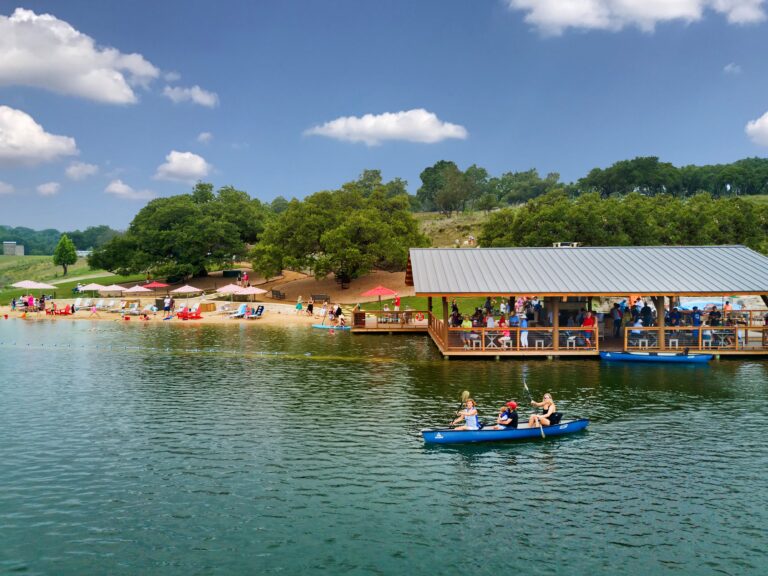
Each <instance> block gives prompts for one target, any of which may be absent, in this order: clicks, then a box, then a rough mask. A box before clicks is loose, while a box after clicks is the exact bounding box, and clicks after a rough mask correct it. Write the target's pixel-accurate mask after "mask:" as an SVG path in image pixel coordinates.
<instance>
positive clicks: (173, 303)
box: [171, 296, 176, 314]
mask: <svg viewBox="0 0 768 576" xmlns="http://www.w3.org/2000/svg"><path fill="white" fill-rule="evenodd" d="M175 311H176V300H174V299H173V296H171V314H173V313H174V312H175Z"/></svg>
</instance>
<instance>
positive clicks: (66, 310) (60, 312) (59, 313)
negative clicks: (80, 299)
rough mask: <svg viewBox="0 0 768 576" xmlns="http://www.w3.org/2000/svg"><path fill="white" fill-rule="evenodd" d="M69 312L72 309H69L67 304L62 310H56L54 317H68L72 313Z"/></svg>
mask: <svg viewBox="0 0 768 576" xmlns="http://www.w3.org/2000/svg"><path fill="white" fill-rule="evenodd" d="M71 310H72V309H71V308H70V306H69V304H67V305H66V306H64V308H59V309H58V310H56V315H57V316H69V315H70V314H71V313H72V312H71Z"/></svg>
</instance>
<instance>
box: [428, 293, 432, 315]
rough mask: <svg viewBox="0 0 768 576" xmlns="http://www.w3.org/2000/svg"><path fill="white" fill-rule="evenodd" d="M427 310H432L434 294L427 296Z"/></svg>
mask: <svg viewBox="0 0 768 576" xmlns="http://www.w3.org/2000/svg"><path fill="white" fill-rule="evenodd" d="M427 310H429V311H430V312H432V296H427Z"/></svg>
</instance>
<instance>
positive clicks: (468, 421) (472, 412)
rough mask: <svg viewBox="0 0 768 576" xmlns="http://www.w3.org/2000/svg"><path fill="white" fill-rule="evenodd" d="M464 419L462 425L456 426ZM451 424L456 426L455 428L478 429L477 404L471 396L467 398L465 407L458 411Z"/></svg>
mask: <svg viewBox="0 0 768 576" xmlns="http://www.w3.org/2000/svg"><path fill="white" fill-rule="evenodd" d="M462 420H464V425H463V426H456V424H458V423H459V422H461V421H462ZM451 426H456V428H455V429H456V430H480V421H479V420H478V419H477V405H476V404H475V401H474V400H472V398H467V401H466V404H465V408H464V409H463V410H461V411H460V412H459V415H458V417H457V418H456V420H454V421H453V422H451Z"/></svg>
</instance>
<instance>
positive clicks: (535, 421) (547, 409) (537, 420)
mask: <svg viewBox="0 0 768 576" xmlns="http://www.w3.org/2000/svg"><path fill="white" fill-rule="evenodd" d="M531 406H536V407H538V408H541V414H531V417H530V418H529V419H528V426H529V427H530V428H540V427H541V426H549V425H550V424H551V418H552V414H554V413H555V412H557V406H555V402H554V401H553V400H552V394H550V393H549V392H547V393H546V394H544V398H543V399H542V401H541V402H535V401H534V400H531Z"/></svg>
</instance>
